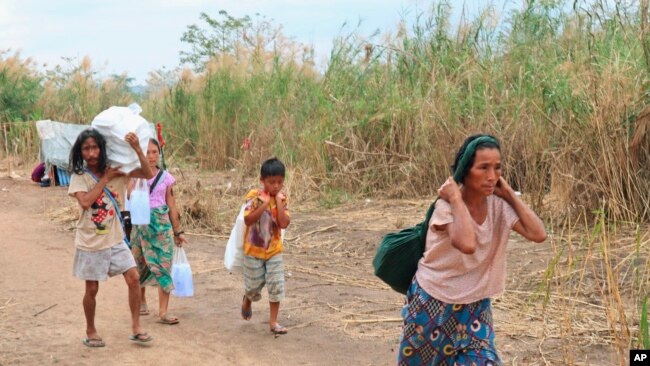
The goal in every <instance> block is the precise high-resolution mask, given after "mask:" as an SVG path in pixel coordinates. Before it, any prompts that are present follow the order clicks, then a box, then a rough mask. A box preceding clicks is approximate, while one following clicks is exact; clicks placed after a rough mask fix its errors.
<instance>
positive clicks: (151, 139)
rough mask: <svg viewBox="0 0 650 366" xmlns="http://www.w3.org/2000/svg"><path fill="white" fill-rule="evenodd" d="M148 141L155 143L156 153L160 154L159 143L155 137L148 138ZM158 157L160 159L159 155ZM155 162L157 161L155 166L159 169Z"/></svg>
mask: <svg viewBox="0 0 650 366" xmlns="http://www.w3.org/2000/svg"><path fill="white" fill-rule="evenodd" d="M149 142H150V143H152V144H154V145H156V147H157V148H158V154H161V153H162V149H161V148H160V143H159V142H158V140H156V139H154V138H150V139H149ZM158 159H159V160H160V156H159V157H158ZM157 163H158V162H156V168H158V169H160V167H159V166H158V164H157Z"/></svg>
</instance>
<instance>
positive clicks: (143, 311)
mask: <svg viewBox="0 0 650 366" xmlns="http://www.w3.org/2000/svg"><path fill="white" fill-rule="evenodd" d="M149 314H150V313H149V306H147V304H140V315H149Z"/></svg>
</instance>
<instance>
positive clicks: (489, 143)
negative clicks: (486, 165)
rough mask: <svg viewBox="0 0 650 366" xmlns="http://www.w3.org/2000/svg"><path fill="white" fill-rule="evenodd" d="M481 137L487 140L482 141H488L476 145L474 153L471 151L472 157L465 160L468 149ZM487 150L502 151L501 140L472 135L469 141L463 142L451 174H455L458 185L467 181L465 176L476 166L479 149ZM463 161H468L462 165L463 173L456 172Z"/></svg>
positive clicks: (484, 135) (487, 136)
mask: <svg viewBox="0 0 650 366" xmlns="http://www.w3.org/2000/svg"><path fill="white" fill-rule="evenodd" d="M479 137H484V138H485V139H482V140H486V141H481V142H478V143H476V144H475V145H474V146H473V149H472V150H473V151H471V154H472V155H471V156H469V157H465V159H463V157H464V155H465V153H466V152H468V151H467V148H468V146H469V145H470V143H471V142H472V141H474V140H476V139H478V138H479ZM486 148H487V149H497V150H499V151H501V146H500V144H499V140H498V139H497V138H496V137H494V136H492V135H486V134H477V135H472V136H470V137H468V138H467V139H465V142H463V145H462V146H461V147H460V149H458V152H457V153H456V159H454V165H452V166H451V172H452V174H454V177H455V178H457V179H456V181H457V182H458V183H463V181H464V180H465V176H466V175H467V173H468V172H469V170H470V169H471V168H472V165H474V158H475V157H476V151H477V150H479V149H486ZM461 160H466V162H463V163H464V164H462V167H461V169H462V171H460V172H456V168H458V167H459V164H460V163H461Z"/></svg>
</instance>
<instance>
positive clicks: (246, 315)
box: [241, 295, 253, 320]
mask: <svg viewBox="0 0 650 366" xmlns="http://www.w3.org/2000/svg"><path fill="white" fill-rule="evenodd" d="M244 302H246V295H244V297H243V298H242V299H241V317H242V319H244V320H251V318H252V317H253V307H252V306H253V304H250V306H251V308H250V309H248V310H244Z"/></svg>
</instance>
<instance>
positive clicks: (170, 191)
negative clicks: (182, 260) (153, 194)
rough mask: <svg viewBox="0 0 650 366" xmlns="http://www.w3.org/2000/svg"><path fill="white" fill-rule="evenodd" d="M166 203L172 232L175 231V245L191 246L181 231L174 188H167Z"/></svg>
mask: <svg viewBox="0 0 650 366" xmlns="http://www.w3.org/2000/svg"><path fill="white" fill-rule="evenodd" d="M165 201H166V202H167V206H168V207H169V220H170V221H171V222H172V230H173V231H174V243H175V244H176V245H177V246H179V247H182V246H183V245H187V244H189V242H188V241H187V239H186V238H185V232H184V231H182V230H181V216H180V213H179V212H178V208H177V207H176V197H174V186H173V185H172V186H169V187H167V191H166V192H165Z"/></svg>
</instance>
